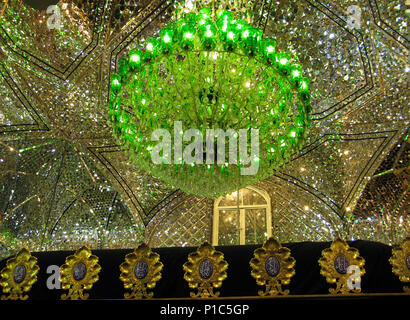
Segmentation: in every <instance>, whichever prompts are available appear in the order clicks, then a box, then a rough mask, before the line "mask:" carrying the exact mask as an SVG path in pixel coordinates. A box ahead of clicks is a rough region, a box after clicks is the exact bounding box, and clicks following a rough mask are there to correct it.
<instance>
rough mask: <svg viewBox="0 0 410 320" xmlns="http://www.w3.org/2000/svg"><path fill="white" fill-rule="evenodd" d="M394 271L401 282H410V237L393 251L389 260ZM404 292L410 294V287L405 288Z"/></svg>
mask: <svg viewBox="0 0 410 320" xmlns="http://www.w3.org/2000/svg"><path fill="white" fill-rule="evenodd" d="M389 261H390V264H391V265H392V271H393V273H394V274H395V275H397V276H398V277H399V279H400V281H401V282H404V283H406V282H410V237H407V238H406V239H404V240H403V242H402V243H401V245H400V246H399V247H396V248H393V249H392V256H391V257H390V259H389ZM403 291H404V292H406V293H410V287H407V286H403Z"/></svg>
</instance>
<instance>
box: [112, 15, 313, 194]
mask: <svg viewBox="0 0 410 320" xmlns="http://www.w3.org/2000/svg"><path fill="white" fill-rule="evenodd" d="M234 14H235V12H234ZM234 14H233V13H232V12H231V11H226V10H218V11H217V13H216V16H215V17H213V15H212V10H211V9H209V8H202V9H200V10H199V11H198V13H197V14H196V13H193V12H189V13H185V14H184V16H183V17H182V18H180V19H177V20H176V21H175V22H173V23H171V24H169V25H168V26H166V27H164V28H163V29H161V31H160V32H159V36H157V37H153V38H150V39H147V40H146V43H145V48H144V50H139V49H134V50H131V51H130V52H129V55H128V58H127V59H122V60H121V61H119V69H118V72H117V73H116V74H114V75H113V77H112V79H111V94H110V102H109V119H110V122H111V124H112V127H113V132H114V137H115V138H116V139H117V140H118V141H119V142H120V143H121V144H122V145H123V146H124V148H125V150H126V151H127V153H128V155H129V157H130V159H132V160H133V161H134V162H135V164H136V165H137V166H138V167H139V168H140V169H143V170H145V171H147V172H149V173H150V174H152V175H153V176H155V177H158V178H160V179H162V180H163V181H165V182H167V183H169V184H170V185H172V186H174V187H177V188H180V189H181V190H183V191H185V192H187V193H193V194H196V195H198V196H205V197H217V196H219V195H222V194H226V193H227V192H230V191H232V190H237V189H238V188H241V187H244V186H246V185H249V184H251V183H254V182H256V181H259V180H261V179H264V178H266V177H268V176H269V175H271V174H272V172H273V171H274V170H276V169H278V168H280V167H281V166H282V165H283V164H284V163H285V162H286V161H287V160H288V159H289V157H290V156H291V155H292V154H293V153H294V152H296V151H298V150H299V149H300V148H301V146H302V145H303V143H304V141H305V138H306V129H307V127H308V126H309V125H310V114H311V106H310V103H309V100H310V91H309V80H308V79H307V78H306V77H304V75H303V70H302V66H301V65H300V64H298V63H297V58H295V57H292V56H291V55H290V54H289V53H287V52H277V50H276V41H275V39H270V38H263V37H262V30H260V29H258V28H255V27H253V26H251V25H250V24H248V23H247V22H246V21H245V20H243V19H234V18H235V17H234ZM176 121H181V122H182V126H183V128H182V130H183V131H185V130H187V129H189V128H196V129H199V130H200V132H201V133H202V135H203V137H205V135H206V130H207V129H222V130H225V131H226V130H228V129H233V130H235V131H236V132H238V130H240V129H249V130H250V129H251V128H253V129H258V130H259V156H258V157H255V158H254V159H251V161H255V162H258V165H259V170H258V172H257V174H255V175H248V176H246V175H241V174H240V168H241V167H243V166H244V164H243V163H242V164H241V163H239V161H238V163H237V164H230V163H229V161H228V157H227V156H226V161H225V163H223V164H217V163H213V164H206V163H205V161H204V163H203V164H195V165H192V164H189V165H188V164H184V163H182V164H180V163H176V162H177V161H174V160H177V159H173V158H172V155H173V154H174V147H172V153H171V155H169V157H168V159H167V160H169V164H162V165H155V164H153V162H152V160H151V151H152V149H153V147H154V143H153V142H152V141H151V140H150V139H151V134H152V132H153V131H155V130H156V129H166V130H169V132H170V133H171V134H172V133H173V132H174V129H175V127H174V123H175V122H176ZM249 130H248V131H249ZM189 143H190V142H183V147H185V146H186V145H188V144H189ZM247 147H248V154H249V151H250V146H249V143H248V145H247Z"/></svg>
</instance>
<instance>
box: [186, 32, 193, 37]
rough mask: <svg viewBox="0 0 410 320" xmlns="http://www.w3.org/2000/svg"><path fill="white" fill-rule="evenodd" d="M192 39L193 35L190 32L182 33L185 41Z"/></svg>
mask: <svg viewBox="0 0 410 320" xmlns="http://www.w3.org/2000/svg"><path fill="white" fill-rule="evenodd" d="M193 37H194V35H193V34H192V32H185V33H184V38H185V39H192V38H193Z"/></svg>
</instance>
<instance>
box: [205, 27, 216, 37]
mask: <svg viewBox="0 0 410 320" xmlns="http://www.w3.org/2000/svg"><path fill="white" fill-rule="evenodd" d="M213 35H214V33H213V32H212V31H211V30H209V29H208V30H206V33H205V36H207V37H208V38H210V37H212V36H213Z"/></svg>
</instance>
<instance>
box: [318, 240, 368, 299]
mask: <svg viewBox="0 0 410 320" xmlns="http://www.w3.org/2000/svg"><path fill="white" fill-rule="evenodd" d="M364 263H365V260H364V259H363V258H362V257H361V256H360V254H359V250H357V249H356V248H352V247H349V245H348V244H347V243H346V242H345V241H344V240H342V239H336V240H335V241H333V242H332V244H331V245H330V248H327V249H324V250H323V251H322V257H321V258H320V259H319V265H320V266H321V269H320V274H321V275H322V276H324V277H325V278H326V281H327V282H328V283H331V284H333V283H336V288H329V292H330V293H331V294H339V293H341V294H347V293H359V292H361V287H360V282H359V276H360V277H361V276H363V275H364V274H365V269H364V268H363V266H364ZM349 266H352V267H354V266H355V267H354V268H357V271H358V272H357V273H358V274H356V271H355V269H354V268H353V269H352V271H353V273H349Z"/></svg>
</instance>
